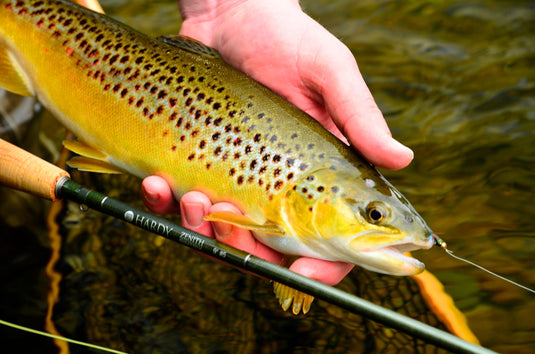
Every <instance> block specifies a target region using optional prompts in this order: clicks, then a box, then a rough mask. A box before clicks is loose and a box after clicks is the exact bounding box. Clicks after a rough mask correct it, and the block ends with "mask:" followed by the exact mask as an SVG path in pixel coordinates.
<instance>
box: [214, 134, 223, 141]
mask: <svg viewBox="0 0 535 354" xmlns="http://www.w3.org/2000/svg"><path fill="white" fill-rule="evenodd" d="M220 136H221V133H220V132H215V133H214V134H212V140H213V141H217V139H219V137H220Z"/></svg>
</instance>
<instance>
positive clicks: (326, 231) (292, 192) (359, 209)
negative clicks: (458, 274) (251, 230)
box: [281, 165, 433, 275]
mask: <svg viewBox="0 0 535 354" xmlns="http://www.w3.org/2000/svg"><path fill="white" fill-rule="evenodd" d="M364 167H365V168H363V167H362V166H361V168H359V169H356V168H349V169H343V170H339V169H334V170H333V169H332V168H322V169H319V170H316V171H314V172H311V173H309V174H308V175H306V176H304V177H303V178H301V179H300V180H299V181H296V183H295V184H294V185H293V186H291V188H288V191H287V192H286V193H285V195H284V205H283V206H282V207H281V212H282V213H284V219H285V223H286V225H287V229H290V231H289V233H291V234H293V235H295V236H294V237H297V238H299V240H300V242H301V243H302V245H303V249H304V250H307V251H305V252H303V255H309V256H312V257H318V258H323V259H327V260H333V261H344V262H349V263H353V264H356V265H359V266H362V267H364V268H366V269H369V270H372V271H376V272H380V273H385V274H391V275H413V274H418V273H420V272H422V271H423V270H424V268H425V266H424V264H423V263H422V262H420V261H418V260H417V259H415V258H412V257H411V256H410V255H408V254H405V252H408V251H414V250H418V249H428V248H430V247H431V246H432V245H433V238H432V232H431V230H430V229H429V227H428V226H427V225H426V223H425V221H424V220H423V219H422V217H421V216H420V215H419V214H418V213H417V212H416V210H415V209H414V208H413V207H412V205H411V204H410V203H409V202H408V201H407V200H406V199H405V197H403V195H401V193H400V192H398V191H397V190H396V189H395V188H394V187H393V186H392V185H390V183H388V181H386V179H385V178H384V177H382V176H381V175H380V174H379V172H377V171H376V170H375V169H374V168H373V167H372V166H368V165H366V166H364Z"/></svg>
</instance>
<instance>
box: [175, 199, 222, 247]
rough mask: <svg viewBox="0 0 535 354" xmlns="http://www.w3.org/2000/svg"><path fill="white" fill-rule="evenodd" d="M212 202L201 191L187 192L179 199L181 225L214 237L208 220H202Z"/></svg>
mask: <svg viewBox="0 0 535 354" xmlns="http://www.w3.org/2000/svg"><path fill="white" fill-rule="evenodd" d="M211 206H212V202H211V201H210V199H208V197H207V196H206V195H205V194H203V193H201V192H196V191H193V192H188V193H186V194H184V196H183V197H182V198H181V199H180V216H181V218H182V225H183V226H184V227H187V228H188V229H191V230H194V231H196V232H198V233H200V234H203V235H205V236H208V237H214V234H213V231H212V226H211V224H210V222H208V221H204V217H205V216H206V215H208V211H209V210H210V207H211Z"/></svg>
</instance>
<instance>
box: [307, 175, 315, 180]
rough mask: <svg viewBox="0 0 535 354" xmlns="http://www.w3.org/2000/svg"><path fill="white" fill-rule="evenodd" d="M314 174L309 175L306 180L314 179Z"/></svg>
mask: <svg viewBox="0 0 535 354" xmlns="http://www.w3.org/2000/svg"><path fill="white" fill-rule="evenodd" d="M314 178H315V177H314V175H310V176H308V177H307V181H309V182H312V181H313V180H314Z"/></svg>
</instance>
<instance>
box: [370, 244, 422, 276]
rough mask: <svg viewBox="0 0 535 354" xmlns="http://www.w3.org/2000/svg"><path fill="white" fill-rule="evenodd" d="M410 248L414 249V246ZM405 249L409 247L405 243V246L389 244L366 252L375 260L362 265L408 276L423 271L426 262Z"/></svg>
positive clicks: (377, 270) (380, 271)
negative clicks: (412, 255)
mask: <svg viewBox="0 0 535 354" xmlns="http://www.w3.org/2000/svg"><path fill="white" fill-rule="evenodd" d="M410 248H411V249H414V247H410ZM405 249H409V248H407V246H405V245H403V247H397V246H388V247H383V248H380V249H378V250H374V251H370V252H366V253H367V256H368V257H369V259H370V260H371V259H373V261H372V262H370V263H368V264H361V265H362V266H363V267H364V268H367V269H369V270H372V271H376V272H379V273H385V274H389V275H399V276H407V275H415V274H419V273H421V272H423V270H424V269H425V264H423V263H422V262H420V261H419V260H417V259H416V258H413V257H411V256H410V255H409V254H405V253H404V252H407V251H404V250H405ZM417 249H419V248H417Z"/></svg>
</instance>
